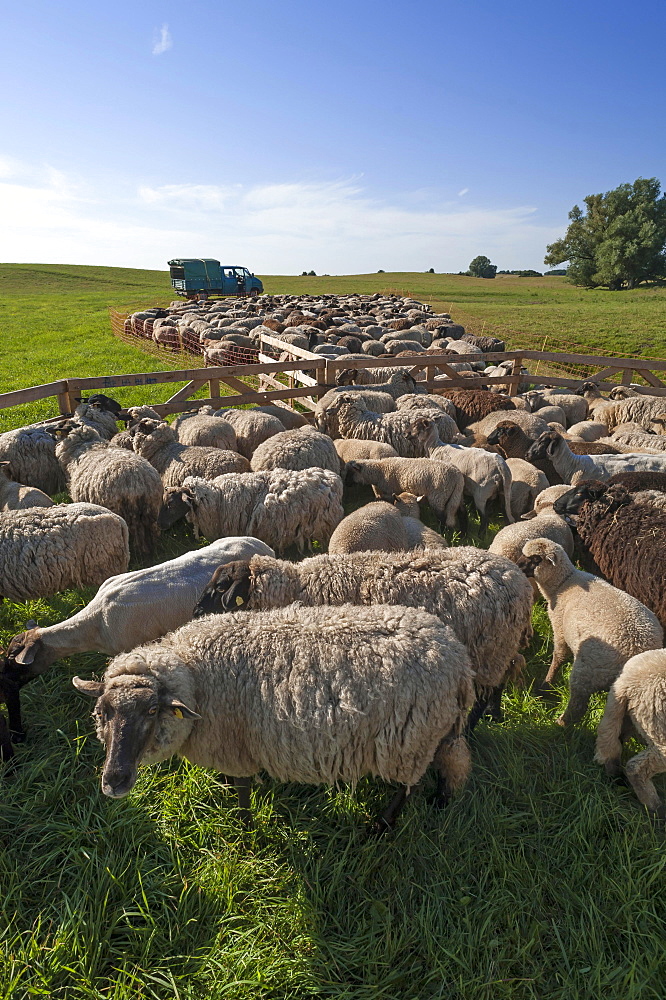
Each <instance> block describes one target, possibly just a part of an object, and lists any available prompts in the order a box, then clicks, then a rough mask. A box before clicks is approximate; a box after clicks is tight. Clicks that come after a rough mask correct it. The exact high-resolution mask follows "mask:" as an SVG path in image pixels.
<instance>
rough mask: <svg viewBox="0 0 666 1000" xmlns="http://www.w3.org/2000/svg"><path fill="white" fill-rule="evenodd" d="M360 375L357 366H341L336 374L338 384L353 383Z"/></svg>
mask: <svg viewBox="0 0 666 1000" xmlns="http://www.w3.org/2000/svg"><path fill="white" fill-rule="evenodd" d="M357 375H358V369H356V368H341V369H340V371H339V372H338V373H337V375H336V376H335V384H336V385H353V383H354V382H355V381H356V377H357Z"/></svg>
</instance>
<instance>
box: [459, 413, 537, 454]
mask: <svg viewBox="0 0 666 1000" xmlns="http://www.w3.org/2000/svg"><path fill="white" fill-rule="evenodd" d="M506 420H510V421H511V423H513V424H517V425H518V426H519V427H521V428H522V429H523V430H524V432H525V434H526V435H527V436H528V437H530V438H532V440H533V441H536V439H537V438H538V437H539V436H540V435H541V434H544V433H545V432H546V431H548V430H550V428H549V426H548V424H547V423H546V422H545V420H542V419H541V417H539V415H538V414H536V413H528V412H527V410H514V412H513V413H511V414H510V416H508V417H507V415H506V413H504V412H502V411H501V410H497V411H495V412H494V413H489V414H488V416H487V417H484V418H483V420H479V421H477V423H474V424H469V426H468V427H467V428H466V430H465V434H466V435H467V437H468V440H469V443H470V445H474V446H475V447H477V448H485V447H486V445H487V443H488V438H489V437H490V436H491V434H492V432H493V431H494V430H495V428H496V427H497V425H498V424H501V423H503V422H504V421H506ZM515 457H516V458H518V457H520V458H522V457H523V456H515Z"/></svg>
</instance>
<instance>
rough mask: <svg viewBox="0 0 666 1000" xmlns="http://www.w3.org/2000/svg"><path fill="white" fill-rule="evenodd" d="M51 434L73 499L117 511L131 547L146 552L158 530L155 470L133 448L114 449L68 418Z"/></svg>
mask: <svg viewBox="0 0 666 1000" xmlns="http://www.w3.org/2000/svg"><path fill="white" fill-rule="evenodd" d="M56 433H57V435H58V437H59V438H60V440H59V443H58V444H57V446H56V457H57V458H58V461H59V462H60V464H61V465H62V467H63V469H64V470H65V475H66V477H67V487H68V490H69V494H70V496H71V498H72V500H74V501H75V502H81V503H93V504H99V506H100V507H106V508H107V510H111V511H113V512H114V514H118V515H119V516H120V517H122V518H123V520H124V521H125V522H126V524H127V527H128V530H129V542H130V548H131V549H132V550H133V551H136V552H137V553H140V554H142V555H145V554H149V553H151V552H152V550H153V547H154V545H155V541H156V540H157V536H158V534H159V531H158V528H157V516H158V514H159V512H160V506H161V503H162V480H161V479H160V475H159V472H157V471H156V470H155V469H154V468H153V466H152V465H151V464H150V462H147V461H146V459H145V458H141V457H140V456H139V455H135V454H134V452H133V451H126V450H125V449H124V448H114V447H113V446H112V445H111V442H110V441H105V440H102V438H100V436H99V434H98V433H97V431H95V430H93V428H92V427H89V426H86V425H85V424H75V423H74V421H71V420H67V421H65V422H64V423H63V424H61V425H60V426H59V427H58V429H57V432H56Z"/></svg>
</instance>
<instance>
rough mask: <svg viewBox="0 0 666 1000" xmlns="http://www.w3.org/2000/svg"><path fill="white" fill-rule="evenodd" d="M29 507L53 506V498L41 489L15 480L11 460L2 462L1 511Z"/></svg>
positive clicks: (0, 479)
mask: <svg viewBox="0 0 666 1000" xmlns="http://www.w3.org/2000/svg"><path fill="white" fill-rule="evenodd" d="M28 507H53V500H51V498H50V497H47V495H46V493H42V491H41V490H36V489H35V488H34V487H32V486H23V485H22V484H21V483H17V482H14V480H13V478H12V466H11V462H0V512H2V511H5V510H25V509H26V508H28Z"/></svg>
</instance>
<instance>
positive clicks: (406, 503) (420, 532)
mask: <svg viewBox="0 0 666 1000" xmlns="http://www.w3.org/2000/svg"><path fill="white" fill-rule="evenodd" d="M420 500H423V497H415V496H414V494H413V493H406V492H405V493H397V494H394V496H393V504H394V506H395V508H396V510H397V511H398V512H399V514H400V516H401V518H402V523H403V525H404V527H405V531H406V532H407V548H408V549H446V548H448V544H447V541H446V539H445V538H444V537H443V536H442V535H439V534H438V533H437V532H436V531H433V530H432V528H428V527H427V525H425V524H423V522H422V521H421V512H420V508H419V501H420Z"/></svg>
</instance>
